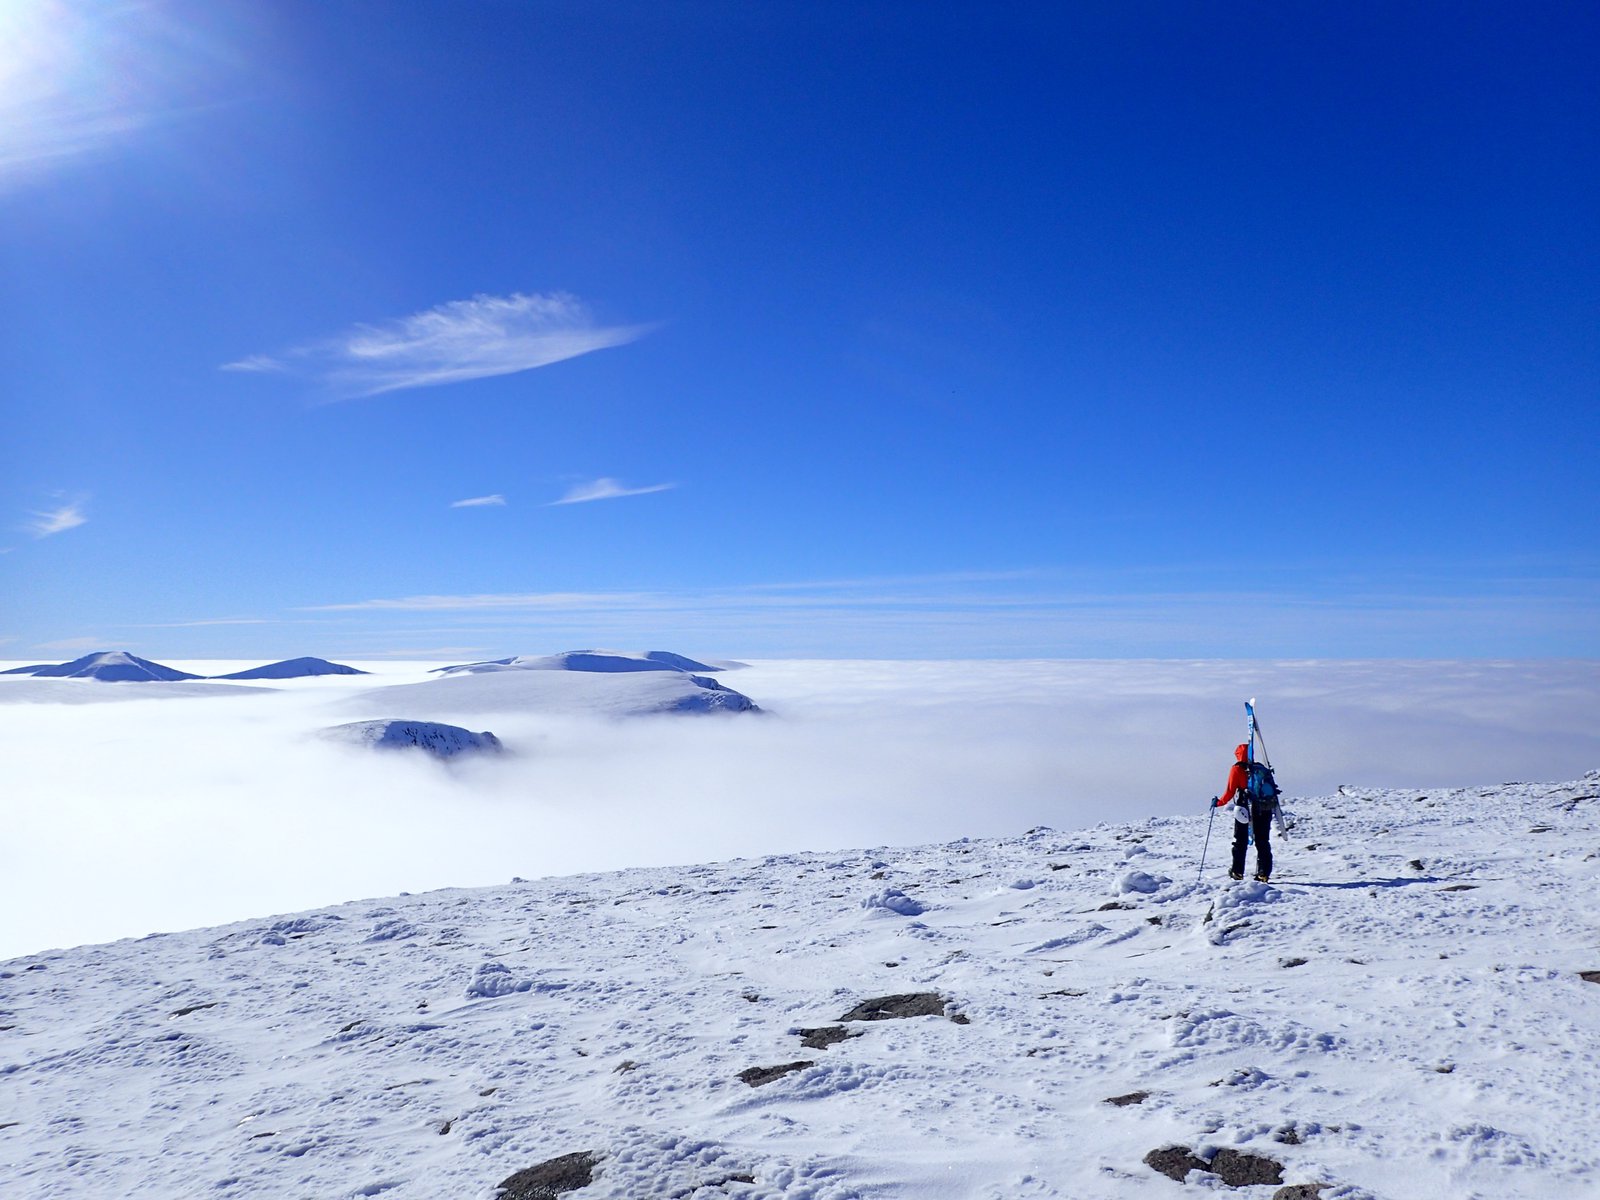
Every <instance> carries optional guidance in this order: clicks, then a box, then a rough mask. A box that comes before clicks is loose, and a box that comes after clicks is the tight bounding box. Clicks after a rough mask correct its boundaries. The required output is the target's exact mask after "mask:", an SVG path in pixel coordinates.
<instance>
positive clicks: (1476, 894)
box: [0, 773, 1600, 1200]
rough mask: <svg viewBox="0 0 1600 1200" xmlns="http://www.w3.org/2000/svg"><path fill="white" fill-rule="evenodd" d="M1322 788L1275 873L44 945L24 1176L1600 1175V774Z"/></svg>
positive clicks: (334, 917)
mask: <svg viewBox="0 0 1600 1200" xmlns="http://www.w3.org/2000/svg"><path fill="white" fill-rule="evenodd" d="M1294 810H1295V812H1296V815H1297V820H1296V822H1295V825H1294V828H1293V830H1292V832H1291V834H1290V835H1289V836H1288V837H1287V838H1286V839H1284V840H1283V843H1282V845H1281V846H1280V848H1279V853H1280V877H1279V878H1278V879H1277V880H1275V881H1274V882H1273V883H1272V884H1271V885H1260V884H1254V883H1247V884H1229V883H1228V882H1227V881H1226V879H1225V878H1222V871H1223V857H1222V853H1221V852H1220V847H1221V846H1222V842H1223V838H1224V837H1225V835H1226V833H1227V829H1226V827H1225V824H1224V822H1223V821H1222V820H1218V822H1217V832H1216V834H1215V835H1214V837H1213V840H1212V843H1211V858H1210V863H1209V865H1208V867H1207V877H1206V879H1205V880H1204V881H1203V882H1201V883H1199V884H1197V883H1196V881H1195V875H1196V867H1197V861H1196V860H1197V857H1198V852H1199V849H1200V845H1201V842H1202V838H1203V836H1204V833H1205V822H1206V818H1205V816H1204V815H1203V814H1200V813H1197V814H1195V815H1192V816H1184V817H1167V818H1158V819H1154V820H1150V821H1147V822H1145V823H1143V824H1138V825H1132V826H1116V825H1105V826H1099V827H1096V828H1094V829H1091V830H1087V831H1083V832H1078V833H1057V832H1052V831H1049V830H1042V829H1041V830H1035V831H1032V832H1030V833H1029V834H1027V835H1025V836H1022V837H1017V838H1011V839H1004V840H996V841H981V842H980V841H970V842H958V843H955V844H952V845H945V846H927V847H921V848H912V849H893V850H889V849H878V850H875V851H870V852H859V851H858V852H841V853H836V854H797V855H786V856H780V857H772V858H766V859H761V860H747V861H736V862H728V863H722V864H718V865H711V866H699V867H688V868H671V869H665V868H663V869H650V870H635V871H626V872H621V873H615V874H604V875H587V876H577V877H571V878H565V879H553V880H544V881H537V882H532V883H524V882H521V881H513V883H512V884H511V885H509V886H505V887H499V888H492V889H480V890H474V891H444V892H435V893H430V894H426V895H419V896H401V897H397V898H394V899H389V900H383V901H368V902H362V903H355V904H348V905H344V906H341V907H337V908H331V909H325V910H320V911H317V912H311V913H305V914H301V915H298V916H291V917H283V918H271V919H263V920H260V921H252V922H246V923H242V924H238V925H233V926H227V927H223V928H218V929H209V930H197V931H193V932H189V933H183V934H176V935H167V936H160V937H152V938H147V939H143V940H139V941H128V942H119V943H115V944H112V945H106V946H92V947H85V948H81V949H77V950H70V951H61V952H52V953H48V954H43V955H39V956H34V957H30V958H22V959H16V960H12V961H10V962H7V963H5V964H3V966H0V985H3V989H4V990H3V992H0V997H3V998H0V1195H4V1196H7V1197H11V1196H18V1197H30V1198H33V1197H37V1198H39V1200H45V1198H49V1197H99V1196H119V1197H123V1196H127V1197H134V1196H142V1197H163V1198H166V1197H182V1196H200V1195H207V1196H217V1197H229V1198H234V1197H263V1198H266V1197H271V1198H272V1200H279V1198H281V1197H300V1196H317V1197H354V1196H376V1195H382V1196H384V1197H387V1198H389V1200H412V1198H415V1200H424V1198H426V1200H433V1198H435V1197H440V1196H454V1197H462V1198H464V1200H488V1198H489V1197H491V1196H492V1195H493V1194H494V1193H495V1189H496V1185H497V1184H499V1183H500V1182H502V1181H503V1180H506V1179H508V1178H511V1177H512V1176H513V1175H515V1174H516V1173H518V1172H520V1171H522V1170H523V1169H525V1168H528V1167H531V1166H533V1165H535V1164H536V1163H539V1162H541V1161H544V1160H547V1159H551V1158H554V1157H556V1156H559V1155H565V1154H574V1153H578V1152H588V1153H590V1154H592V1155H593V1156H594V1157H595V1158H596V1159H597V1160H598V1165H597V1167H596V1169H595V1172H594V1177H593V1181H592V1182H591V1183H589V1184H588V1185H587V1186H585V1187H583V1188H581V1189H579V1190H576V1191H572V1192H569V1193H567V1194H568V1195H570V1196H572V1197H573V1198H574V1200H602V1198H604V1200H636V1198H641V1197H689V1196H695V1197H699V1198H700V1200H713V1198H715V1197H719V1196H720V1197H728V1198H742V1200H753V1198H756V1197H763V1198H769V1197H785V1198H789V1200H800V1198H806V1200H841V1198H845V1197H856V1196H860V1197H894V1198H900V1200H913V1198H915V1200H973V1198H983V1200H1002V1198H1004V1200H1013V1198H1019V1197H1020V1198H1035V1197H1037V1198H1043V1197H1063V1198H1065V1197H1073V1198H1084V1197H1093V1198H1104V1200H1135V1198H1137V1200H1147V1198H1152V1197H1154V1198H1159V1197H1162V1196H1172V1197H1174V1198H1175V1200H1176V1198H1178V1197H1181V1196H1182V1195H1184V1194H1186V1193H1191V1192H1199V1191H1208V1190H1213V1189H1215V1190H1220V1191H1222V1192H1224V1193H1225V1194H1229V1195H1235V1196H1239V1197H1241V1198H1242V1200H1267V1198H1268V1197H1270V1196H1272V1195H1273V1194H1274V1193H1275V1191H1276V1190H1277V1186H1276V1185H1275V1184H1258V1185H1255V1186H1250V1187H1243V1188H1238V1189H1233V1188H1227V1187H1223V1186H1222V1185H1221V1184H1220V1183H1219V1182H1218V1181H1217V1179H1216V1178H1215V1177H1213V1176H1210V1175H1207V1174H1204V1173H1200V1172H1196V1173H1193V1174H1191V1175H1190V1176H1189V1179H1190V1180H1191V1182H1190V1183H1188V1184H1186V1185H1185V1184H1180V1183H1177V1182H1172V1181H1170V1180H1168V1179H1166V1178H1163V1177H1162V1176H1161V1175H1158V1174H1156V1172H1155V1171H1154V1170H1153V1169H1152V1168H1151V1167H1149V1166H1147V1165H1146V1164H1145V1161H1144V1160H1145V1158H1146V1156H1147V1155H1148V1154H1150V1153H1151V1152H1152V1151H1155V1150H1159V1149H1162V1148H1167V1147H1173V1146H1179V1147H1184V1148H1186V1149H1187V1150H1188V1151H1192V1152H1194V1153H1197V1154H1198V1155H1199V1157H1200V1158H1201V1159H1203V1160H1206V1161H1210V1162H1212V1163H1213V1165H1217V1164H1219V1163H1220V1162H1221V1159H1220V1158H1217V1159H1214V1158H1213V1157H1212V1156H1213V1153H1214V1152H1215V1151H1217V1150H1219V1149H1226V1150H1229V1151H1232V1152H1233V1153H1234V1154H1235V1155H1237V1154H1241V1153H1243V1154H1253V1155H1260V1156H1262V1157H1263V1158H1270V1159H1271V1160H1273V1161H1274V1162H1276V1163H1278V1164H1281V1166H1282V1180H1283V1183H1284V1184H1285V1185H1294V1184H1302V1183H1313V1182H1323V1183H1328V1184H1330V1185H1331V1186H1330V1187H1329V1188H1328V1189H1327V1190H1326V1191H1324V1192H1323V1193H1322V1195H1323V1200H1355V1198H1357V1197H1366V1198H1370V1200H1473V1198H1479V1200H1517V1198H1526V1200H1552V1198H1563V1197H1582V1196H1591V1195H1596V1194H1597V1193H1600V1147H1597V1146H1596V1142H1595V1131H1596V1120H1595V1107H1594V1103H1593V1101H1592V1099H1590V1097H1591V1096H1592V1084H1593V1061H1592V1054H1593V1051H1594V1049H1595V1047H1596V1046H1597V1045H1600V986H1597V984H1596V983H1593V982H1587V981H1585V979H1584V978H1583V976H1582V973H1583V972H1593V971H1600V945H1597V944H1596V937H1595V929H1596V921H1597V917H1600V896H1597V892H1596V877H1597V873H1600V852H1597V849H1596V847H1597V836H1596V835H1597V832H1600V829H1597V826H1600V773H1592V774H1591V775H1590V776H1588V777H1586V778H1585V779H1583V780H1580V781H1577V782H1574V783H1567V784H1552V785H1544V784H1507V785H1503V786H1500V787H1494V788H1483V789H1476V790H1469V791H1454V792H1428V793H1416V792H1349V793H1348V794H1345V795H1339V796H1329V797H1321V798H1317V799H1314V800H1304V801H1299V802H1297V803H1296V804H1295V805H1294ZM1596 978H1600V976H1596ZM929 992H931V993H936V994H937V995H938V997H939V998H940V1000H939V1002H938V1003H937V1004H935V1005H934V1006H933V1007H934V1011H935V1013H937V1010H938V1008H939V1006H940V1005H942V1004H944V1003H945V1002H948V1007H946V1008H945V1010H944V1012H945V1015H924V1016H919V1017H912V1018H908V1019H894V1020H881V1021H850V1022H848V1023H847V1022H844V1021H842V1020H841V1018H843V1017H845V1016H846V1014H847V1013H849V1011H850V1010H852V1009H853V1008H854V1007H855V1006H857V1005H858V1004H859V1003H860V1002H862V1001H865V1000H871V999H875V998H880V997H884V996H888V995H891V994H896V993H929ZM952 1018H953V1019H952ZM961 1022H965V1023H961ZM832 1027H838V1028H839V1029H840V1031H841V1032H842V1033H844V1034H846V1035H851V1036H846V1038H845V1040H842V1041H837V1042H834V1043H833V1044H827V1045H820V1044H819V1043H823V1042H826V1041H828V1038H827V1037H818V1036H815V1035H813V1036H812V1037H811V1038H810V1040H811V1041H812V1042H813V1046H811V1047H808V1046H806V1045H804V1044H803V1041H802V1039H803V1037H804V1031H807V1030H817V1029H828V1028H832ZM795 1063H806V1064H809V1065H805V1066H801V1067H799V1068H797V1069H795V1070H794V1071H792V1072H790V1073H788V1074H782V1075H779V1076H777V1077H775V1078H772V1079H771V1080H770V1081H768V1082H763V1083H761V1084H760V1085H759V1086H751V1085H749V1084H747V1083H745V1082H742V1081H741V1079H740V1075H741V1073H742V1072H745V1071H746V1070H747V1069H749V1068H753V1067H779V1066H785V1065H792V1064H795ZM1138 1093H1145V1095H1144V1097H1143V1098H1142V1100H1135V1099H1134V1097H1135V1096H1136V1094H1138ZM1113 1098H1116V1099H1118V1100H1120V1101H1122V1103H1120V1104H1113V1103H1110V1102H1109V1101H1111V1100H1112V1099H1113ZM1180 1153H1181V1152H1178V1151H1174V1154H1180ZM1300 1194H1301V1195H1304V1194H1305V1193H1304V1192H1302V1193H1300Z"/></svg>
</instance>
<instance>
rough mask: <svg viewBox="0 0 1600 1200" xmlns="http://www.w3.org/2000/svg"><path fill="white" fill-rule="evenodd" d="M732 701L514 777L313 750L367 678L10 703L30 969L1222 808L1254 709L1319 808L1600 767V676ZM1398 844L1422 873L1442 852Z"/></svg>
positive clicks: (1509, 668)
mask: <svg viewBox="0 0 1600 1200" xmlns="http://www.w3.org/2000/svg"><path fill="white" fill-rule="evenodd" d="M678 648H679V649H682V650H684V651H686V652H693V651H694V650H695V647H694V646H687V645H685V646H679V647H678ZM174 665H178V666H183V665H186V664H184V663H181V662H180V663H175V664H174ZM210 665H212V666H215V665H216V664H210ZM354 665H358V666H373V667H375V668H376V669H378V670H380V671H386V672H391V673H396V672H400V673H399V674H393V675H392V677H393V678H394V679H396V680H397V681H409V680H410V679H414V678H416V669H415V668H412V667H407V666H405V665H403V664H375V663H368V662H359V661H358V662H357V663H355V664H354ZM724 678H725V681H726V682H727V683H728V684H729V685H730V686H733V687H736V688H738V689H739V690H740V691H743V692H746V693H747V694H749V695H751V696H752V697H754V698H755V699H756V700H757V701H759V702H760V703H761V704H763V705H764V706H765V707H767V708H768V709H769V710H771V712H772V713H773V715H772V716H771V717H768V718H765V719H740V718H733V719H728V720H716V719H705V720H696V719H683V720H676V719H660V720H643V721H636V722H631V723H624V724H611V723H604V722H600V721H594V720H584V719H579V718H574V719H570V720H554V719H548V718H544V719H541V718H536V717H532V716H529V715H526V714H523V715H518V714H515V713H508V714H499V715H493V716H484V717H481V718H477V719H474V720H473V721H472V723H471V727H472V728H474V729H490V730H492V731H493V732H495V733H496V734H498V735H499V736H500V737H501V738H502V739H503V740H504V741H505V742H506V745H507V746H508V748H509V749H510V751H511V753H509V754H507V755H506V756H505V757H504V758H503V759H501V760H498V761H485V762H480V763H476V764H472V765H467V766H463V767H461V768H459V769H454V770H447V769H445V768H443V767H441V766H439V765H437V764H435V763H433V762H431V761H425V760H417V759H412V758H407V757H406V756H404V755H396V756H393V757H365V756H363V755H361V754H357V753H354V752H345V751H342V750H340V749H338V748H335V747H330V746H327V745H324V744H322V743H320V742H319V741H318V740H317V739H315V738H314V737H313V736H311V734H312V732H313V731H314V730H316V729H318V728H320V727H322V726H325V725H330V724H334V723H337V721H339V720H345V719H348V717H347V716H346V715H344V714H341V713H338V712H336V711H334V709H333V705H334V704H335V703H336V702H338V701H340V700H341V699H343V698H344V697H345V696H346V695H347V689H348V687H350V686H365V683H366V681H363V680H356V681H355V683H354V684H353V685H352V684H350V683H349V682H348V681H346V682H341V681H339V680H333V681H321V682H316V681H313V682H312V683H310V684H309V685H307V686H303V687H302V688H301V689H299V690H295V691H286V692H281V693H266V694H259V693H258V694H234V695H231V696H229V697H228V698H226V699H209V698H208V699H203V700H193V699H177V700H170V701H159V702H157V701H141V700H134V701H131V702H127V703H120V704H90V705H65V704H8V705H6V706H5V707H4V709H3V714H4V721H3V722H0V756H3V760H4V761H5V762H6V763H7V771H8V783H7V787H8V789H9V794H11V795H12V796H13V797H14V798H15V799H16V800H17V803H16V804H15V805H14V806H13V809H12V814H13V815H12V817H11V818H10V820H11V822H12V824H11V827H10V828H8V831H7V836H8V839H9V841H10V843H11V844H12V845H15V846H25V847H27V848H28V853H27V854H26V855H24V856H17V857H14V858H13V859H12V860H11V862H9V863H8V866H7V870H6V871H5V872H0V906H3V909H4V911H5V912H7V914H8V917H7V920H6V922H5V923H4V925H3V927H0V957H5V956H7V955H11V954H18V953H23V952H28V951H33V950H38V949H41V948H43V947H45V946H49V945H60V944H68V943H77V942H85V941H98V940H107V939H110V938H114V937H121V936H127V935H135V934H142V933H146V932H149V931H150V930H155V929H175V928H184V927H190V926H196V925H202V924H212V923H216V922H220V921H224V920H228V919H233V918H243V917H247V916H261V915H265V914H269V913H277V912H287V911H297V910H300V909H304V908H309V907H313V906H316V905H320V904H324V903H330V902H333V901H339V900H346V899H350V898H353V897H359V896H385V895H392V894H394V893H396V892H398V891H402V890H405V891H419V890H423V889H428V888H437V887H444V886H452V885H471V884H487V883H497V882H504V881H505V880H507V879H509V878H510V877H511V876H512V875H522V876H524V877H531V876H537V875H546V874H565V873H572V872H580V871H588V870H601V869H609V868H614V867H625V866H630V865H643V864H665V863H686V862H699V861H707V860H714V859H723V858H729V857H735V856H742V855H760V854H766V853H773V852H778V851H785V850H794V849H802V848H812V849H836V848H847V847H858V848H870V847H875V846H880V845H897V844H899V845H904V844H916V843H924V842H930V841H944V840H950V839H954V838H958V837H962V836H988V835H999V834H1014V833H1017V832H1020V831H1022V830H1025V829H1027V828H1029V827H1031V826H1034V825H1038V824H1047V825H1052V826H1055V827H1058V828H1072V827H1081V826H1085V825H1090V824H1095V823H1099V822H1102V821H1109V822H1119V823H1120V822H1124V821H1130V820H1137V819H1142V818H1144V817H1147V816H1151V815H1157V814H1168V813H1185V814H1190V813H1194V814H1202V813H1204V812H1205V808H1204V805H1205V802H1206V800H1207V798H1208V797H1210V796H1212V795H1213V794H1215V793H1216V792H1217V790H1218V789H1219V788H1220V787H1221V786H1222V782H1223V777H1224V774H1225V771H1226V768H1227V766H1228V764H1229V762H1230V761H1231V749H1232V747H1233V745H1234V744H1235V742H1237V741H1239V740H1240V738H1241V736H1242V734H1243V726H1244V721H1243V710H1242V704H1241V702H1242V701H1243V700H1244V699H1245V698H1247V697H1249V696H1252V695H1254V696H1256V697H1257V698H1258V701H1259V703H1258V707H1259V709H1260V711H1261V714H1262V720H1263V722H1264V724H1265V730H1266V735H1267V747H1268V749H1269V750H1270V751H1271V754H1272V758H1273V761H1274V762H1275V763H1276V764H1277V766H1278V769H1279V778H1280V780H1281V782H1282V783H1283V784H1284V786H1285V787H1286V788H1287V790H1288V792H1289V795H1290V796H1291V797H1292V799H1291V803H1290V807H1291V809H1292V808H1293V807H1295V806H1296V805H1318V806H1337V805H1341V804H1348V803H1354V801H1350V800H1347V799H1342V798H1339V797H1337V796H1336V795H1333V794H1332V793H1334V792H1335V789H1336V788H1337V786H1338V785H1339V784H1341V783H1351V784H1360V785H1372V786H1385V787H1418V788H1434V787H1439V786H1446V785H1475V784H1481V783H1498V782H1502V781H1505V780H1510V779H1570V778H1575V777H1577V776H1580V775H1582V774H1583V772H1584V771H1586V770H1588V769H1591V768H1593V767H1596V766H1600V673H1597V672H1596V671H1595V670H1594V667H1593V664H1592V663H1560V662H1523V663H1516V662H1502V663H1492V662H1457V663H1449V662H1445V663H1416V662H1412V663H1406V662H1322V663H1318V662H1284V663H1247V662H1200V661H1193V662H1126V663H1116V662H1062V661H1034V662H1011V663H1004V662H990V663H949V662H901V663H883V662H876V663H874V662H781V663H779V662H774V663H757V664H755V665H754V666H753V667H752V668H751V669H749V670H744V671H738V672H735V673H732V674H729V675H727V676H725V677H724ZM14 682H17V681H16V680H6V679H4V678H0V699H4V698H5V695H6V693H5V692H4V690H3V689H4V688H6V687H7V686H8V685H9V684H10V683H14ZM27 682H29V683H34V682H36V681H27ZM63 686H68V687H70V686H73V685H72V684H70V683H64V684H63ZM133 686H135V685H115V684H103V685H102V684H93V683H84V684H82V685H81V688H79V689H78V690H80V691H83V690H86V689H94V688H111V689H118V690H119V694H121V693H125V692H126V691H127V690H128V688H131V687H133ZM174 686H176V685H174ZM188 686H190V687H194V686H206V685H188ZM219 686H220V685H219ZM13 694H14V695H21V694H22V693H21V692H16V693H13ZM393 715H405V716H408V717H415V718H419V719H421V718H427V717H429V716H431V715H433V714H430V713H412V712H407V713H405V714H393ZM458 723H459V722H458ZM1197 828H1198V825H1197ZM1394 837H1395V845H1396V848H1397V849H1396V852H1397V853H1400V852H1401V851H1402V850H1403V849H1404V848H1405V847H1407V846H1410V845H1412V844H1413V842H1414V841H1415V840H1416V839H1418V838H1425V837H1426V831H1425V830H1423V829H1421V828H1420V827H1419V829H1417V830H1415V831H1412V830H1405V829H1396V830H1395V831H1394ZM1290 846H1291V847H1292V841H1291V842H1290ZM1213 850H1215V847H1213ZM1195 853H1196V856H1197V857H1198V854H1199V846H1198V845H1196V847H1195ZM1287 854H1288V855H1290V856H1292V849H1290V850H1288V851H1287Z"/></svg>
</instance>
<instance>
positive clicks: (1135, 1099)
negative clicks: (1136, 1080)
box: [1106, 1092, 1150, 1108]
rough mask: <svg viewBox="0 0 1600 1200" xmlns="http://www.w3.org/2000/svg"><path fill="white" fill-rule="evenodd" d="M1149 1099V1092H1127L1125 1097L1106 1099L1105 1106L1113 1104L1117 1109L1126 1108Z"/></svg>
mask: <svg viewBox="0 0 1600 1200" xmlns="http://www.w3.org/2000/svg"><path fill="white" fill-rule="evenodd" d="M1148 1099H1150V1093H1149V1092H1129V1093H1128V1094H1127V1095H1126V1096H1111V1097H1108V1098H1107V1099H1106V1103H1107V1104H1114V1105H1116V1106H1117V1107H1118V1108H1127V1107H1128V1105H1130V1104H1143V1103H1144V1102H1145V1101H1146V1100H1148Z"/></svg>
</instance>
